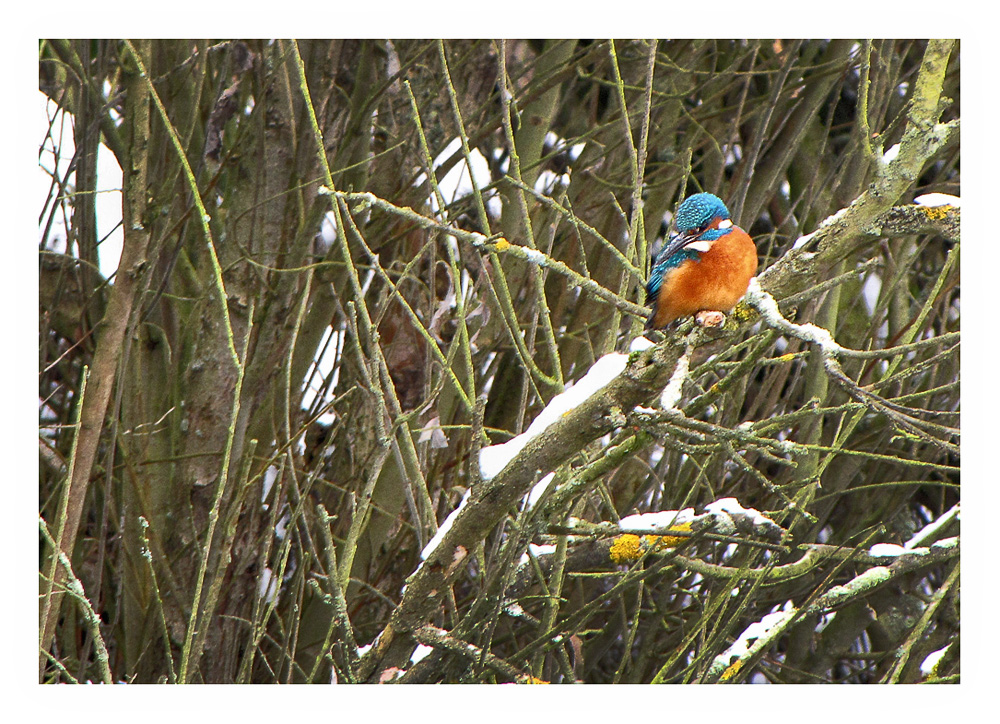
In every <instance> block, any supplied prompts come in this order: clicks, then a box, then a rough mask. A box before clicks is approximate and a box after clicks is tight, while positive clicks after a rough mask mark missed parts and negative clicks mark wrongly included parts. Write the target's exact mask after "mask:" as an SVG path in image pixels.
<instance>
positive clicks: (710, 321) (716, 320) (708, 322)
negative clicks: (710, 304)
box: [694, 310, 726, 327]
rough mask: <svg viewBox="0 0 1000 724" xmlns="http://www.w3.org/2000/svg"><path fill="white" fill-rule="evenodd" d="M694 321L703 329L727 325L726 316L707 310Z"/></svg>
mask: <svg viewBox="0 0 1000 724" xmlns="http://www.w3.org/2000/svg"><path fill="white" fill-rule="evenodd" d="M694 321H695V322H697V323H698V325H699V326H702V327H721V326H722V325H723V324H725V323H726V315H725V314H723V313H722V312H716V311H713V310H706V311H704V312H698V313H697V314H695V315H694Z"/></svg>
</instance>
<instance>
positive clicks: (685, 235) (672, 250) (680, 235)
mask: <svg viewBox="0 0 1000 724" xmlns="http://www.w3.org/2000/svg"><path fill="white" fill-rule="evenodd" d="M700 235H701V231H700V230H699V229H691V230H690V231H684V232H680V231H678V232H677V233H675V234H674V235H673V236H671V237H670V238H669V239H667V243H666V244H665V245H664V247H663V249H662V250H661V251H660V254H659V258H661V259H669V258H670V257H672V256H673V255H674V254H676V253H677V252H679V251H680V250H681V249H683V248H684V247H685V246H687V245H688V244H690V243H691V242H694V241H697V240H698V237H699V236H700Z"/></svg>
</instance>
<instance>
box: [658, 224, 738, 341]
mask: <svg viewBox="0 0 1000 724" xmlns="http://www.w3.org/2000/svg"><path fill="white" fill-rule="evenodd" d="M756 272H757V247H756V246H754V243H753V239H751V238H750V236H749V234H747V233H746V232H745V231H743V229H741V228H739V227H738V226H734V227H732V231H730V232H729V233H728V234H726V235H725V236H722V237H720V238H719V239H718V240H716V241H715V243H714V244H713V245H712V248H711V249H709V250H708V251H706V252H702V253H701V254H699V259H698V260H697V261H695V260H694V259H688V260H687V261H685V262H683V263H682V264H680V266H678V267H677V268H675V269H671V270H670V271H668V272H667V274H666V275H665V277H664V279H663V286H662V287H661V288H660V293H659V295H658V297H657V305H656V314H655V315H654V317H653V327H654V328H661V327H665V326H666V325H668V324H670V323H671V322H672V321H674V320H675V319H680V318H681V317H686V316H688V315H691V314H695V313H697V312H702V311H708V310H713V311H718V312H728V311H729V310H731V309H732V308H733V307H735V306H736V302H738V301H739V300H740V297H742V296H743V295H744V294H746V291H747V286H748V285H749V284H750V280H751V279H752V278H753V275H754V274H755V273H756Z"/></svg>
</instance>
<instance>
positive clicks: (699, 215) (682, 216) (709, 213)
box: [676, 193, 730, 235]
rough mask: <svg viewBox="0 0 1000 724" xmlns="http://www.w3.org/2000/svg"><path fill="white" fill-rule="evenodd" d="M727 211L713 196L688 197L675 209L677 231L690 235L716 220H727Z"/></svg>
mask: <svg viewBox="0 0 1000 724" xmlns="http://www.w3.org/2000/svg"><path fill="white" fill-rule="evenodd" d="M728 218H730V217H729V209H727V208H726V205H725V204H724V203H722V199H720V198H719V197H718V196H716V195H715V194H710V193H700V194H694V195H692V196H688V197H687V198H686V199H684V201H683V202H682V203H681V205H680V206H678V207H677V217H676V223H677V231H679V232H680V233H681V234H685V235H687V234H690V232H692V231H696V230H698V229H701V228H703V227H705V226H707V225H708V224H710V223H711V222H713V221H715V220H716V219H728Z"/></svg>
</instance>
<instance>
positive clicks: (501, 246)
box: [496, 239, 510, 251]
mask: <svg viewBox="0 0 1000 724" xmlns="http://www.w3.org/2000/svg"><path fill="white" fill-rule="evenodd" d="M509 246H510V242H509V241H507V240H506V239H497V243H496V250H497V251H504V250H505V249H507V248H508V247H509Z"/></svg>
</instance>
